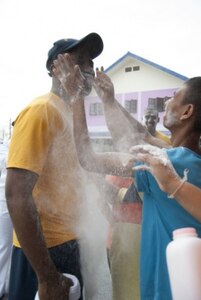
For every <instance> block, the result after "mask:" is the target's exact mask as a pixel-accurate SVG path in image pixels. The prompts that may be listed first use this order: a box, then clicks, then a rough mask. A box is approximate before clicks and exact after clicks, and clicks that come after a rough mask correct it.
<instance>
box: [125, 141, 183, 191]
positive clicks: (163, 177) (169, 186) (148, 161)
mask: <svg viewBox="0 0 201 300" xmlns="http://www.w3.org/2000/svg"><path fill="white" fill-rule="evenodd" d="M130 153H132V154H134V155H136V157H137V160H138V161H141V162H144V163H145V164H143V165H139V166H136V167H134V170H135V171H136V170H147V171H149V172H150V173H151V174H152V175H153V176H154V177H155V179H156V180H157V182H158V185H159V186H160V188H161V189H162V190H163V191H165V192H167V193H168V192H170V191H172V190H174V188H176V187H177V186H178V183H179V182H180V180H181V179H180V177H179V176H178V174H177V173H176V171H175V169H174V168H173V166H172V163H171V161H170V160H169V158H168V156H167V154H166V152H165V151H164V150H163V149H159V148H157V147H154V146H150V145H141V146H134V147H132V148H131V149H130Z"/></svg>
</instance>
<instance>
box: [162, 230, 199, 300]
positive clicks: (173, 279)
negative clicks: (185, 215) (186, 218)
mask: <svg viewBox="0 0 201 300" xmlns="http://www.w3.org/2000/svg"><path fill="white" fill-rule="evenodd" d="M166 259H167V267H168V273H169V279H170V286H171V291H172V297H173V300H201V239H200V238H199V237H198V235H197V232H196V230H195V229H194V228H191V227H187V228H181V229H177V230H174V231H173V241H171V242H170V243H169V244H168V246H167V248H166Z"/></svg>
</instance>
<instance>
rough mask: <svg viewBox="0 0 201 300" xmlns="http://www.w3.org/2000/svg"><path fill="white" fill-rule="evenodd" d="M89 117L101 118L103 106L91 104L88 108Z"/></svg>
mask: <svg viewBox="0 0 201 300" xmlns="http://www.w3.org/2000/svg"><path fill="white" fill-rule="evenodd" d="M89 114H90V116H102V115H103V105H102V103H99V102H97V103H91V104H90V107H89Z"/></svg>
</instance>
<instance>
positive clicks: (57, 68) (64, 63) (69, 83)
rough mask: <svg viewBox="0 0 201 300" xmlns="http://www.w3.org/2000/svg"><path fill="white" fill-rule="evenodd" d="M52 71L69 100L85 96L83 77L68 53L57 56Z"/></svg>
mask: <svg viewBox="0 0 201 300" xmlns="http://www.w3.org/2000/svg"><path fill="white" fill-rule="evenodd" d="M52 71H53V73H54V75H55V76H56V77H57V78H58V79H59V81H60V82H61V86H62V87H63V89H64V90H65V91H66V94H67V95H68V96H69V97H70V98H71V100H74V99H75V98H79V97H80V96H84V95H85V77H84V76H83V74H82V72H81V70H80V68H79V66H78V65H74V64H73V62H72V60H71V57H70V55H69V54H68V53H64V54H59V55H58V57H57V59H56V60H55V61H54V67H53V70H52Z"/></svg>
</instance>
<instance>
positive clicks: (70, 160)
mask: <svg viewBox="0 0 201 300" xmlns="http://www.w3.org/2000/svg"><path fill="white" fill-rule="evenodd" d="M7 168H20V169H26V170H29V171H32V172H35V173H37V174H38V175H39V178H38V180H37V183H36V185H35V187H34V190H33V198H34V200H35V203H36V207H37V210H38V213H39V216H40V221H41V225H42V228H43V233H44V237H45V240H46V244H47V247H53V246H56V245H59V244H62V243H64V242H66V241H69V240H72V239H74V238H76V225H77V219H78V216H79V208H80V203H81V202H80V201H81V197H82V196H83V197H84V195H83V194H84V193H83V191H82V182H83V181H82V169H81V167H80V164H79V162H78V159H77V154H76V148H75V144H74V138H73V121H72V112H71V110H70V107H69V105H68V104H67V103H65V102H64V101H63V100H62V99H60V98H59V97H57V96H56V95H55V94H53V93H48V94H46V95H44V96H42V97H39V98H37V99H36V100H34V101H33V102H32V103H31V104H30V105H28V106H27V107H26V108H25V109H24V110H23V111H22V112H21V113H20V114H19V116H18V117H17V119H16V121H15V126H14V130H13V134H12V139H11V142H10V148H9V154H8V162H7ZM81 195H82V196H81ZM14 245H15V246H17V247H20V245H19V242H18V241H17V239H16V236H14Z"/></svg>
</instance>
